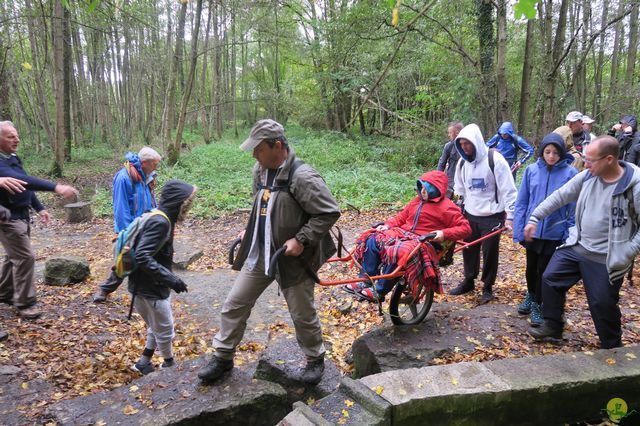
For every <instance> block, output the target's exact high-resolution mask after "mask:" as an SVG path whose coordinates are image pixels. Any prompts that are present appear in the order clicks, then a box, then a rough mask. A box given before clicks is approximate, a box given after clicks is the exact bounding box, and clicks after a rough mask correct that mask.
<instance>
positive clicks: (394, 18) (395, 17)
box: [391, 0, 402, 27]
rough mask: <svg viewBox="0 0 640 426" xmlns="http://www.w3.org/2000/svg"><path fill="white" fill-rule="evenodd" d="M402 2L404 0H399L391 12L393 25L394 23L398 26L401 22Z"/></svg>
mask: <svg viewBox="0 0 640 426" xmlns="http://www.w3.org/2000/svg"><path fill="white" fill-rule="evenodd" d="M400 3H402V0H397V1H396V6H395V7H394V8H393V11H392V12H391V25H393V26H394V27H397V26H398V23H399V22H400Z"/></svg>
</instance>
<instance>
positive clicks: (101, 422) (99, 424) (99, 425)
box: [95, 419, 107, 426]
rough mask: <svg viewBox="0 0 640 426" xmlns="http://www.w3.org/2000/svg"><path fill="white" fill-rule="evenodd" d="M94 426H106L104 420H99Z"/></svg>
mask: <svg viewBox="0 0 640 426" xmlns="http://www.w3.org/2000/svg"><path fill="white" fill-rule="evenodd" d="M95 425H96V426H107V422H105V421H104V420H102V419H100V420H98V421H97V422H96V423H95Z"/></svg>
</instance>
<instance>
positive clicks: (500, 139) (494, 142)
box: [487, 121, 533, 179]
mask: <svg viewBox="0 0 640 426" xmlns="http://www.w3.org/2000/svg"><path fill="white" fill-rule="evenodd" d="M487 147H489V148H496V149H497V150H498V151H499V152H500V154H502V156H503V157H504V159H505V160H507V163H509V167H510V168H511V169H512V170H513V178H514V179H515V178H516V174H517V172H518V169H519V168H520V166H521V165H523V164H524V163H525V162H526V161H527V160H528V159H529V157H531V156H532V155H533V147H532V146H531V145H529V143H528V142H527V141H526V140H525V139H524V138H523V137H522V136H518V135H517V134H516V132H515V131H514V130H513V124H511V122H510V121H505V122H504V123H502V124H501V125H500V127H499V128H498V133H496V134H495V135H493V136H492V137H491V139H489V140H488V141H487ZM518 151H523V152H524V155H523V156H522V158H520V159H519V160H518Z"/></svg>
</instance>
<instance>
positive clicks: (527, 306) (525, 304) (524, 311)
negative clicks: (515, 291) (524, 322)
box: [518, 292, 533, 315]
mask: <svg viewBox="0 0 640 426" xmlns="http://www.w3.org/2000/svg"><path fill="white" fill-rule="evenodd" d="M532 303H533V296H532V295H531V293H529V292H527V294H526V295H525V296H524V300H523V301H522V303H520V304H519V305H518V313H519V314H520V315H529V314H530V313H531V304H532Z"/></svg>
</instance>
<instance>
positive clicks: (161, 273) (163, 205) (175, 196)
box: [128, 180, 196, 375]
mask: <svg viewBox="0 0 640 426" xmlns="http://www.w3.org/2000/svg"><path fill="white" fill-rule="evenodd" d="M195 193H196V187H194V186H192V185H189V184H188V183H185V182H182V181H179V180H170V181H168V182H167V183H166V184H165V185H164V187H163V188H162V193H161V195H160V203H159V205H158V210H160V211H161V212H162V213H164V215H163V214H157V215H154V216H152V217H151V218H149V220H148V221H147V222H146V223H145V225H144V228H143V229H142V230H141V231H140V237H139V238H140V239H139V240H138V241H137V242H136V244H135V260H136V264H137V269H136V270H134V271H133V272H132V273H131V275H129V287H128V288H129V292H130V293H131V294H132V297H133V298H134V302H133V303H134V307H135V309H136V311H137V312H138V313H139V314H140V316H141V317H142V318H143V319H144V322H145V323H146V324H147V327H148V329H147V341H146V344H145V349H144V351H143V352H142V356H141V357H140V359H139V360H138V362H136V363H135V364H134V365H133V367H132V368H133V370H135V371H138V372H139V373H142V374H145V375H146V374H149V373H151V372H153V371H154V370H155V368H154V366H153V364H152V363H151V357H152V356H153V354H154V352H155V350H156V349H158V350H159V352H160V354H161V355H162V357H163V358H164V362H163V363H162V365H161V367H160V368H167V367H172V366H173V365H174V364H175V361H174V359H173V350H172V342H173V338H174V335H175V332H174V326H173V313H172V311H171V298H170V293H171V290H173V291H175V292H176V293H181V292H184V291H187V285H186V284H185V283H184V282H183V281H182V280H181V279H180V278H179V277H178V276H176V275H175V274H173V273H172V272H171V265H172V262H173V233H174V230H175V225H176V223H177V222H181V221H182V220H184V217H185V215H186V213H187V211H188V210H189V208H190V207H191V203H192V201H193V198H194V196H195ZM167 218H168V219H169V220H167Z"/></svg>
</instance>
